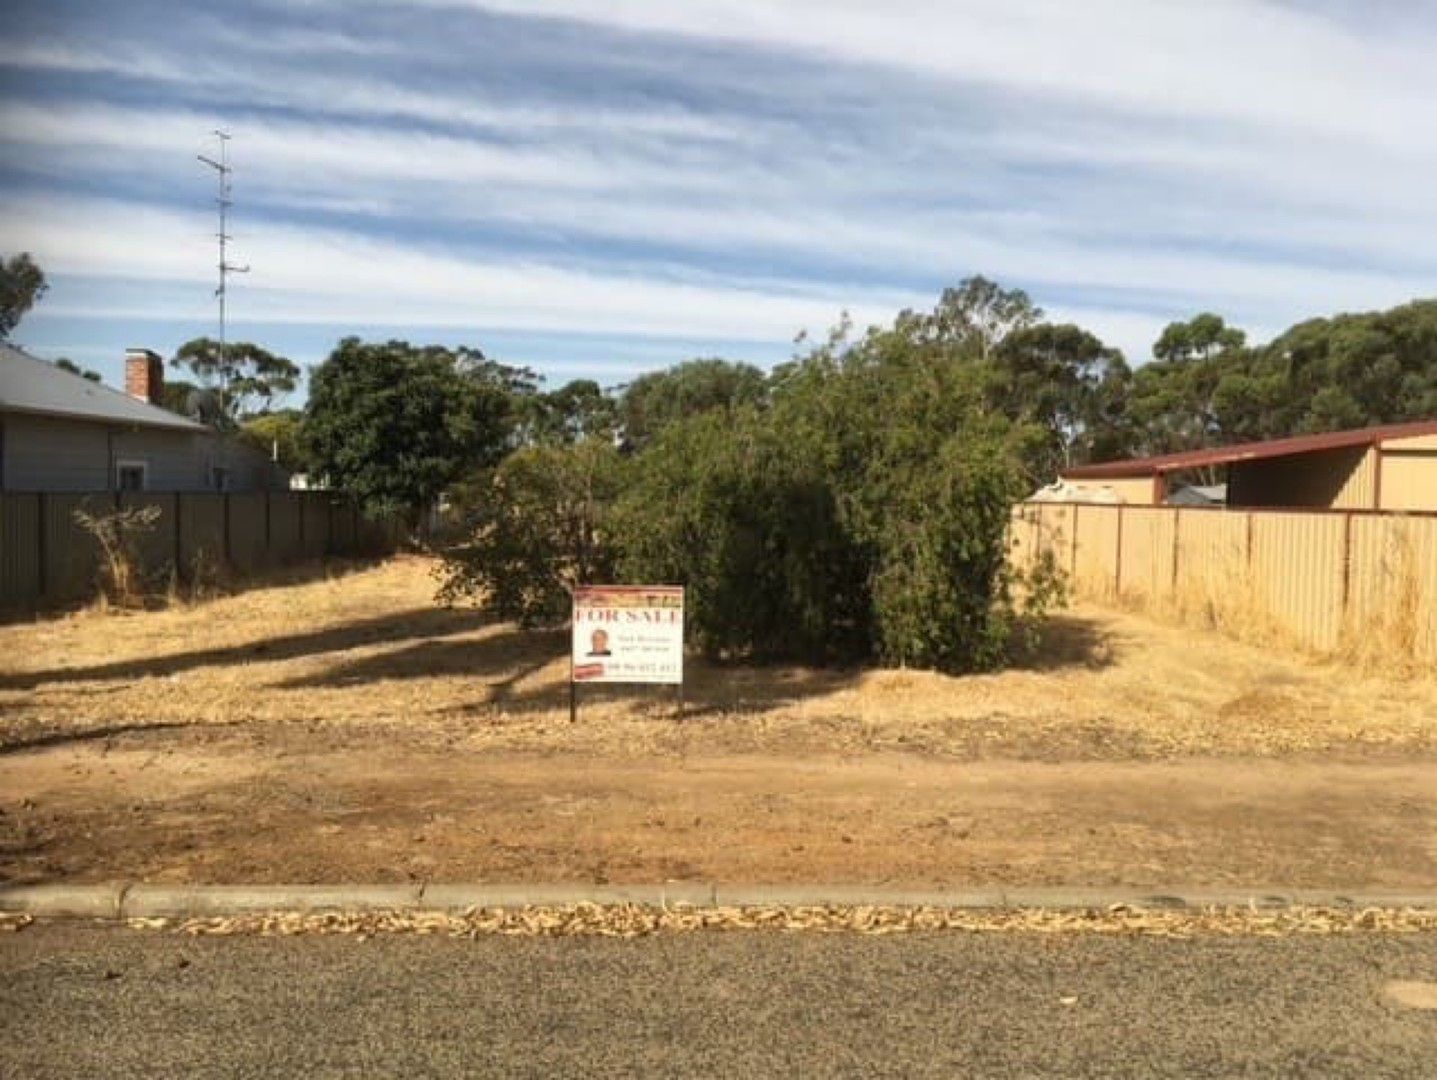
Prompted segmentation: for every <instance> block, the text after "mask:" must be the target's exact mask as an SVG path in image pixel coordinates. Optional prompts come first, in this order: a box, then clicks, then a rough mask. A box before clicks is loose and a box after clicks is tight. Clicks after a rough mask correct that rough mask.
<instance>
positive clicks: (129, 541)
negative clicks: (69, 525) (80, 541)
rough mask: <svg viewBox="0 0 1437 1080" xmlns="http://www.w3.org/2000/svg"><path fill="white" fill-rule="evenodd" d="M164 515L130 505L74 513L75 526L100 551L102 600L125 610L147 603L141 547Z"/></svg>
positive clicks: (105, 603) (156, 508) (83, 509)
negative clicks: (87, 534)
mask: <svg viewBox="0 0 1437 1080" xmlns="http://www.w3.org/2000/svg"><path fill="white" fill-rule="evenodd" d="M160 515H161V511H160V508H159V507H158V506H130V507H124V508H123V509H118V510H107V511H99V512H95V513H91V512H90V511H88V510H86V509H85V508H84V507H81V508H79V509H77V510H76V511H75V514H74V518H75V523H76V524H77V525H79V526H80V528H82V529H84V530H85V531H86V532H87V533H89V534H90V535H91V536H92V537H94V538H95V543H96V544H97V545H98V546H99V548H100V582H99V584H100V601H101V604H102V605H104V606H108V607H116V608H120V609H122V610H127V609H130V608H136V607H140V606H141V605H142V603H143V602H144V596H145V590H144V575H143V569H142V568H143V563H142V560H141V558H140V554H139V550H138V545H139V538H140V536H141V534H143V533H147V532H151V531H152V530H153V529H154V527H155V523H156V522H157V521H159V519H160Z"/></svg>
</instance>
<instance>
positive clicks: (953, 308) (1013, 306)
mask: <svg viewBox="0 0 1437 1080" xmlns="http://www.w3.org/2000/svg"><path fill="white" fill-rule="evenodd" d="M1042 317H1043V309H1042V308H1040V307H1038V306H1036V305H1035V304H1034V303H1033V301H1032V300H1031V299H1030V298H1029V296H1028V294H1027V293H1025V292H1024V291H1023V290H1022V289H1005V288H1003V287H1002V286H1000V285H998V284H996V283H995V282H992V281H989V280H988V279H987V278H985V277H981V276H979V277H971V278H967V279H965V280H963V281H961V282H959V284H958V287H957V288H950V289H944V290H943V295H942V296H941V297H940V298H939V300H938V305H937V306H936V307H935V308H934V309H933V310H932V311H931V312H923V313H915V312H912V311H904V312H902V313H901V314H900V315H899V316H898V320H897V322H896V323H895V324H894V330H895V332H897V333H899V334H902V335H904V336H906V337H908V338H910V339H911V340H913V341H914V342H915V343H922V344H939V345H943V346H946V347H948V348H950V349H957V350H959V351H962V352H964V353H966V354H968V355H970V356H972V357H974V358H976V359H979V360H987V359H988V357H989V355H990V354H991V353H992V352H993V350H994V349H996V348H997V347H998V346H999V345H1001V344H1002V343H1003V341H1004V339H1006V338H1007V337H1008V335H1009V334H1012V333H1016V332H1017V331H1019V330H1023V329H1026V328H1027V327H1030V326H1033V325H1034V324H1035V323H1037V322H1038V321H1039V320H1040V319H1042Z"/></svg>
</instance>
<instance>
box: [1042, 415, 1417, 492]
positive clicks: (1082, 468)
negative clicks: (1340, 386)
mask: <svg viewBox="0 0 1437 1080" xmlns="http://www.w3.org/2000/svg"><path fill="white" fill-rule="evenodd" d="M1418 435H1437V420H1418V421H1415V422H1413V423H1409V424H1384V425H1381V426H1379V427H1370V428H1360V429H1358V430H1356V431H1329V432H1327V433H1325V434H1322V435H1297V436H1293V437H1292V438H1287V439H1269V440H1267V441H1266V442H1253V443H1239V444H1238V445H1236V446H1214V447H1209V448H1208V449H1206V450H1185V451H1183V452H1182V453H1178V454H1160V455H1158V456H1157V457H1149V458H1132V459H1130V460H1128V461H1108V462H1104V463H1102V464H1100V465H1075V466H1073V467H1072V468H1070V469H1064V470H1062V472H1060V473H1059V475H1060V476H1061V477H1062V478H1063V479H1065V480H1116V479H1121V478H1125V477H1140V476H1156V475H1160V474H1162V473H1168V472H1175V471H1177V470H1179V469H1199V468H1203V467H1204V466H1209V465H1231V464H1234V463H1235V462H1240V461H1254V460H1257V459H1260V458H1277V457H1289V456H1291V455H1293V454H1315V453H1320V452H1321V451H1324V450H1341V449H1344V448H1346V447H1350V446H1374V445H1376V444H1378V443H1381V442H1385V441H1386V440H1388V439H1407V438H1412V437H1414V436H1418Z"/></svg>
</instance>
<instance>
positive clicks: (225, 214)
mask: <svg viewBox="0 0 1437 1080" xmlns="http://www.w3.org/2000/svg"><path fill="white" fill-rule="evenodd" d="M214 135H215V137H216V138H218V139H219V141H220V159H219V160H218V161H215V160H214V159H213V158H208V157H205V155H204V154H197V155H195V156H196V157H198V158H199V159H200V161H202V162H204V163H205V164H206V165H208V166H209V167H210V168H211V169H213V170H214V171H215V175H216V177H217V178H218V180H219V196H218V197H217V198H216V199H215V202H216V203H217V204H218V205H219V209H220V231H219V233H218V234H217V235H218V237H219V242H220V261H219V272H220V284H219V288H217V289H215V296H217V297H219V302H220V413H221V415H223V414H224V407H225V389H226V386H225V383H226V380H227V379H228V377H229V368H228V367H227V366H226V363H225V292H226V286H227V284H228V281H229V276H230V275H231V274H248V273H249V267H248V266H237V265H235V264H233V263H231V262H229V260H228V258H227V257H226V255H227V251H226V249H227V246H228V244H229V242H230V239H231V237H230V235H229V233H228V232H226V231H225V230H226V227H227V226H228V223H229V208H230V207H231V206H232V205H233V202H234V201H233V200H232V199H231V198H230V173H232V172H234V169H233V168H232V167H231V166H230V162H229V141H230V134H229V132H227V131H221V130H219V129H218V128H216V129H215V131H214Z"/></svg>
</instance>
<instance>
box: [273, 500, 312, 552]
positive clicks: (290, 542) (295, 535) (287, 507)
mask: <svg viewBox="0 0 1437 1080" xmlns="http://www.w3.org/2000/svg"><path fill="white" fill-rule="evenodd" d="M302 495H303V492H297V491H285V492H270V494H269V561H270V562H273V563H290V562H294V561H296V560H297V559H300V558H302V557H303V556H304V533H303V532H302V531H301V530H302V529H303V528H304V519H303V518H302V517H301V516H300V502H299V500H300V497H301V496H302Z"/></svg>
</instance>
